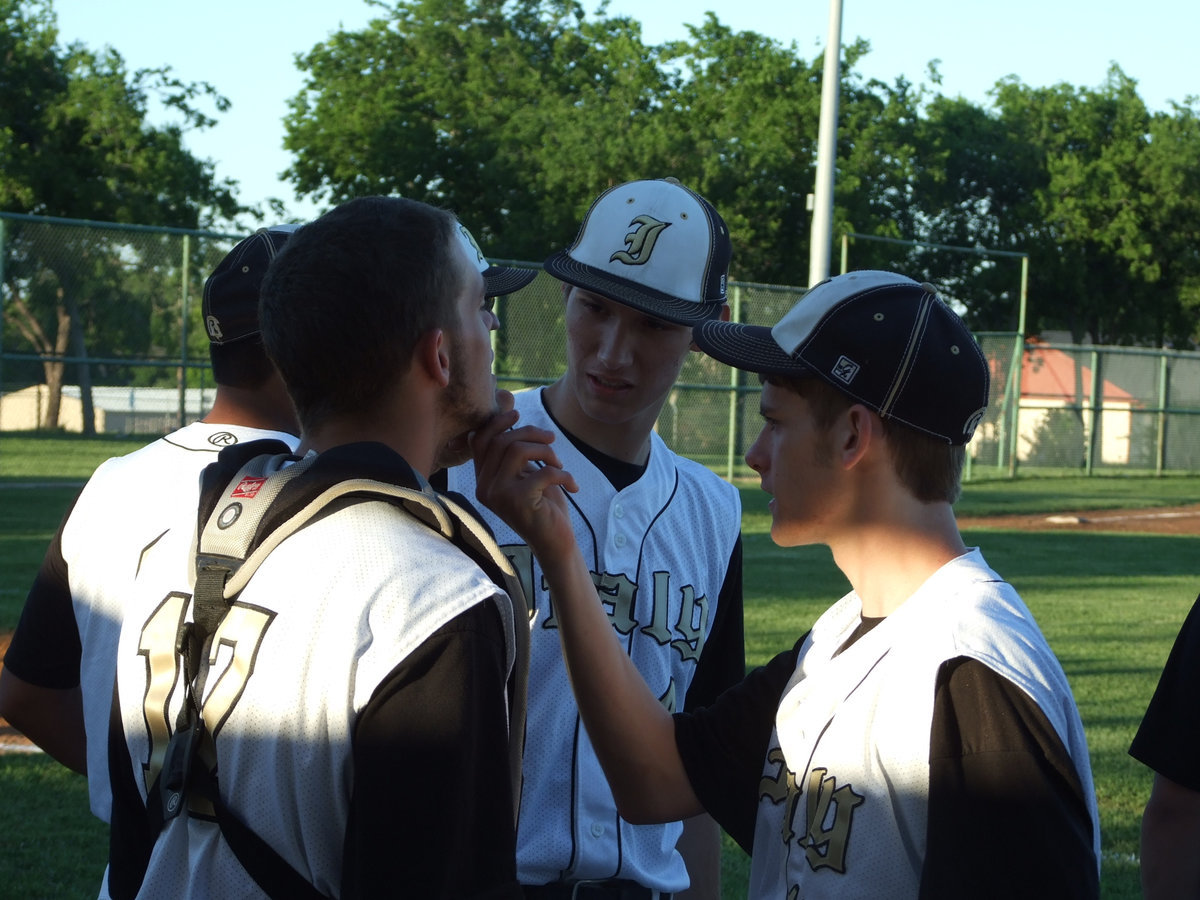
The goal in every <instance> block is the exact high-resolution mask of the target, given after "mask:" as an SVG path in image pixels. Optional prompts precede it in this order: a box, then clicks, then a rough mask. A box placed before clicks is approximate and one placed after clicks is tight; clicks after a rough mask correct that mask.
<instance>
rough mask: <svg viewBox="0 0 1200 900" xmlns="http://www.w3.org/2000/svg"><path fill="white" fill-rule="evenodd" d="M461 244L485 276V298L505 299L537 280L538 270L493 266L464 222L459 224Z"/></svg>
mask: <svg viewBox="0 0 1200 900" xmlns="http://www.w3.org/2000/svg"><path fill="white" fill-rule="evenodd" d="M456 234H457V235H458V239H459V242H460V243H461V244H462V245H463V249H464V250H466V251H467V255H468V256H470V257H471V259H472V260H473V261H474V263H475V266H476V268H478V269H479V273H480V274H481V275H482V276H483V293H484V296H485V297H503V296H504V295H505V294H511V293H513V292H514V291H519V290H520V289H521V288H523V287H525V285H527V284H529V282H531V281H533V279H535V278H537V269H519V268H516V267H515V266H493V265H492V264H491V263H490V262H488V260H487V257H485V256H484V255H483V250H482V249H480V247H479V242H478V241H476V240H475V236H474V235H473V234H471V232H470V229H468V228H467V226H466V225H464V224H462V222H459V223H458V229H457V231H456Z"/></svg>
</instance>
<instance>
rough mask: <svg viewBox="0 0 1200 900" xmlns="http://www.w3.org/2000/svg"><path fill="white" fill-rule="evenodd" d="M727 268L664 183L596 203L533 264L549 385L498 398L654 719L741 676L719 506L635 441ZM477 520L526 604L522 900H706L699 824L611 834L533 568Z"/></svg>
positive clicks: (707, 849)
mask: <svg viewBox="0 0 1200 900" xmlns="http://www.w3.org/2000/svg"><path fill="white" fill-rule="evenodd" d="M730 254H731V247H730V241H729V235H728V231H727V229H726V226H725V223H724V221H722V219H721V217H720V216H719V215H718V213H717V212H716V210H715V209H713V207H712V206H711V205H710V204H709V203H707V201H705V200H704V199H703V198H702V197H700V196H699V195H697V194H695V193H694V192H692V191H690V190H688V189H687V188H685V187H683V186H681V185H680V184H679V183H678V182H676V181H674V180H645V181H634V182H629V183H627V184H622V185H619V186H617V187H615V188H612V189H611V190H609V191H606V192H605V193H604V194H602V195H601V196H600V197H599V198H598V199H596V201H595V202H594V203H593V204H592V206H591V208H590V209H589V210H588V213H587V215H586V217H585V218H584V220H583V223H582V226H581V228H580V230H579V233H578V236H577V237H576V240H575V242H574V243H573V244H571V245H570V247H568V248H567V249H566V250H565V251H563V252H560V253H556V254H554V255H553V256H551V257H550V258H549V259H548V260H546V263H545V270H546V271H547V272H548V273H549V274H551V275H553V276H555V277H557V278H558V279H560V280H561V281H562V283H563V288H562V289H563V297H564V301H565V306H566V332H567V350H566V356H567V361H566V372H565V373H564V374H563V376H562V377H561V378H560V379H559V380H558V381H556V382H555V383H554V384H551V385H549V386H547V387H545V388H544V389H535V390H530V391H524V392H521V393H519V394H517V395H516V409H517V410H518V411H519V413H520V417H521V421H522V422H523V423H532V424H536V425H537V426H539V427H541V428H544V429H546V430H547V431H549V432H551V433H553V434H554V435H555V437H556V439H557V440H556V444H555V446H556V449H557V451H558V454H559V456H560V458H562V459H563V461H564V462H565V464H566V465H567V467H568V469H569V470H570V471H571V473H572V474H573V475H574V477H575V479H576V480H577V481H578V483H579V487H580V490H579V492H578V494H576V495H574V496H573V497H572V500H571V508H570V516H571V527H572V533H573V534H574V537H575V540H576V541H577V542H578V544H579V546H580V548H581V549H582V553H583V555H584V558H585V559H586V561H587V568H588V571H589V572H590V578H591V581H592V583H593V585H594V590H593V592H592V600H593V602H594V603H595V605H596V608H597V610H603V611H604V612H605V613H606V616H605V620H606V621H607V622H609V623H610V626H611V629H612V630H613V632H614V634H615V635H616V636H617V638H618V639H619V641H620V645H621V647H622V649H623V651H624V653H625V654H626V655H627V656H628V657H629V659H630V660H631V661H632V663H633V665H634V666H635V667H636V668H637V670H638V671H639V672H640V673H641V676H642V678H643V679H644V680H645V681H646V683H648V684H649V685H650V688H651V690H652V691H653V693H654V696H655V697H656V699H657V701H658V702H659V703H660V704H661V705H662V708H663V709H665V710H669V711H671V712H674V711H676V710H683V709H692V708H694V707H696V706H699V705H704V704H708V703H711V702H713V701H714V700H715V699H716V697H717V695H718V694H720V692H721V691H722V690H723V689H724V688H726V687H727V686H729V685H730V684H734V683H736V682H737V681H739V680H740V679H741V677H742V675H743V674H744V672H745V650H744V644H743V631H742V598H741V537H740V525H741V505H740V500H739V495H738V492H737V491H736V490H735V489H734V488H733V487H732V486H731V485H730V484H728V483H726V482H725V481H723V480H722V479H720V478H718V477H717V476H716V475H714V474H713V473H712V472H711V471H709V470H708V469H706V468H705V467H703V466H701V465H699V464H697V463H695V462H692V461H691V460H688V459H684V458H682V457H680V456H678V455H677V454H675V453H673V452H672V451H671V450H670V449H668V448H667V446H666V445H665V444H664V443H663V441H662V440H661V439H660V438H659V436H658V435H657V433H655V431H654V430H653V429H654V423H655V421H656V420H657V418H658V414H659V412H660V410H661V409H662V406H663V403H664V402H665V401H666V399H667V396H668V394H669V393H670V391H671V389H672V388H673V387H674V384H675V380H676V378H677V377H678V375H679V371H680V368H681V367H682V365H683V363H684V361H685V360H686V358H687V356H688V353H689V352H690V351H691V349H692V338H691V327H692V325H694V324H696V323H697V322H701V321H704V320H707V319H713V318H719V317H721V316H722V315H726V316H727V315H728V310H727V307H726V306H725V288H726V272H727V270H728V266H729V260H730ZM474 475H475V473H474V469H473V468H472V467H470V466H460V467H458V468H455V469H453V470H452V471H451V472H450V473H449V487H450V488H451V489H453V490H456V491H459V492H462V493H463V494H465V495H467V496H468V497H470V496H474V495H475V477H474ZM485 515H487V516H488V521H489V524H490V525H492V527H493V529H494V530H495V533H496V537H497V540H498V541H499V543H500V544H501V546H502V547H503V549H504V551H505V553H506V554H508V556H509V558H510V559H511V560H512V562H513V565H514V566H515V568H516V570H517V572H518V574H519V575H520V578H521V580H522V584H523V585H524V588H525V593H526V596H527V598H528V599H529V601H530V604H531V616H532V619H531V628H532V636H531V644H532V651H531V668H530V680H529V685H530V687H529V690H530V700H529V729H528V741H527V744H526V748H525V761H524V766H525V784H524V791H523V794H522V801H521V821H520V829H519V835H518V843H517V863H518V874H519V876H520V880H521V882H522V884H523V885H525V892H526V896H528V897H530V898H557V897H563V898H569V897H576V896H588V897H613V898H616V897H622V898H635V897H636V898H641V897H646V898H649V897H667V896H669V895H671V894H672V893H674V892H679V891H683V890H684V889H686V888H687V887H688V884H689V880H690V881H691V883H692V884H693V885H695V886H696V892H695V893H692V894H691V895H690V896H692V897H712V898H715V897H719V895H720V894H719V886H720V832H719V829H718V828H717V826H716V825H715V823H713V822H712V820H711V819H710V818H709V817H707V816H701V817H698V818H697V819H695V820H693V821H689V822H687V823H685V824H683V825H681V824H680V823H679V822H672V823H669V824H655V825H642V826H634V825H631V824H630V823H629V822H628V821H626V820H624V819H623V818H621V817H620V816H619V815H618V813H617V809H616V804H615V802H614V801H613V797H612V793H611V792H610V790H609V788H608V785H607V783H606V782H605V779H604V777H603V774H602V772H601V770H600V766H599V763H598V762H597V760H596V756H595V753H594V751H593V748H592V745H591V741H590V739H589V737H588V734H587V732H586V731H585V730H584V729H583V728H582V727H581V724H580V721H579V712H578V709H577V708H576V706H575V702H574V699H573V697H572V695H571V691H570V686H569V684H568V682H567V678H566V672H565V670H564V668H563V660H562V655H561V653H560V651H559V647H558V636H557V628H558V620H557V616H556V613H555V602H554V596H553V592H548V591H547V587H546V582H545V579H544V577H543V570H542V563H543V561H542V560H540V559H534V558H533V557H532V556H531V554H530V552H529V548H528V546H527V545H526V543H525V541H524V540H523V539H522V538H521V537H520V536H518V534H517V533H516V532H515V531H514V530H513V529H511V528H509V527H508V526H507V525H506V524H505V523H504V522H503V521H501V520H500V519H498V518H496V517H495V516H490V515H488V514H487V513H486V511H485ZM597 600H598V602H596V601H597ZM682 830H686V832H687V836H686V838H685V839H684V841H683V843H682V844H680V835H681V831H682ZM677 844H680V846H681V848H682V849H684V851H685V853H684V854H683V855H681V853H680V851H679V850H677V849H676V845H677ZM685 856H686V857H687V858H685ZM581 886H582V887H581ZM581 889H584V890H585V891H586V893H585V894H580V893H578V892H579V891H580V890H581Z"/></svg>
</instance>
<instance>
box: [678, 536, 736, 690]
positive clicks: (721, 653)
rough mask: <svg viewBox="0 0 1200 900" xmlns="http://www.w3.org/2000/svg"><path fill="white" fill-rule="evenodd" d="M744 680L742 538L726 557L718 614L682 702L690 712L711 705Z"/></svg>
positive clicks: (718, 601)
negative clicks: (723, 692)
mask: <svg viewBox="0 0 1200 900" xmlns="http://www.w3.org/2000/svg"><path fill="white" fill-rule="evenodd" d="M745 677H746V633H745V623H744V620H743V611H742V536H741V534H739V535H738V537H737V540H736V541H735V542H734V544H733V551H732V552H731V553H730V555H729V565H728V567H727V568H726V569H725V580H724V582H722V584H721V593H720V595H719V597H718V599H717V614H716V617H715V618H714V619H713V626H712V629H711V630H710V631H709V634H708V638H707V640H706V641H705V642H704V652H703V653H701V654H700V660H699V662H697V663H696V672H695V674H694V675H693V676H692V683H691V685H690V686H689V687H688V691H687V697H686V698H685V699H684V706H683V708H684V710H685V711H686V712H691V711H692V710H695V709H697V708H699V707H701V706H710V705H712V704H713V703H714V702H715V701H716V699H717V697H719V696H720V695H721V692H722V691H724V690H725V689H726V688H728V687H732V686H733V685H735V684H737V683H738V682H740V681H741V680H742V679H743V678H745Z"/></svg>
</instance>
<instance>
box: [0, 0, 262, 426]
mask: <svg viewBox="0 0 1200 900" xmlns="http://www.w3.org/2000/svg"><path fill="white" fill-rule="evenodd" d="M0 13H2V15H3V24H2V25H0V60H2V61H3V65H0V97H2V99H3V102H2V103H0V152H2V154H3V155H2V156H0V209H3V210H6V211H9V212H19V213H34V214H40V215H50V216H65V217H73V218H81V219H94V220H99V221H110V222H127V223H140V224H150V225H171V226H176V227H183V228H197V227H201V226H211V224H212V223H213V222H214V221H217V220H230V221H231V220H233V219H235V218H236V217H237V216H239V215H241V214H244V213H252V212H254V211H253V210H249V209H247V208H245V207H242V206H239V205H238V203H237V202H236V200H235V198H234V194H233V189H234V187H235V184H234V183H233V182H230V181H225V182H221V183H218V182H217V181H216V180H215V178H214V172H213V166H212V163H211V162H209V161H205V160H200V159H197V158H196V157H194V156H192V154H191V153H190V152H188V151H187V150H186V148H185V147H184V146H183V135H184V133H185V131H186V130H187V129H190V128H204V127H208V126H210V125H212V124H214V121H215V120H214V119H212V118H211V117H209V116H208V115H206V114H205V113H203V112H202V111H201V109H200V104H201V103H204V102H212V103H213V104H214V105H215V107H216V109H217V111H223V110H224V109H225V108H227V106H228V101H226V100H225V99H224V98H222V97H220V96H219V95H218V94H217V93H216V92H215V90H214V89H213V88H212V87H211V86H210V85H207V84H203V83H200V84H188V83H183V82H180V81H179V80H178V79H175V78H174V77H172V75H171V71H170V69H169V68H166V67H163V68H157V69H141V70H138V71H135V72H129V71H128V70H127V69H126V66H125V63H124V60H123V59H122V58H121V56H120V54H119V53H118V52H117V51H116V50H113V49H111V48H106V49H104V50H101V51H93V50H90V49H88V48H86V47H85V46H83V45H82V44H78V43H76V44H71V45H70V46H68V47H65V48H63V47H60V46H59V45H58V31H57V25H56V20H55V17H54V13H53V9H52V6H51V4H50V2H48V0H0ZM152 96H153V97H154V98H156V99H157V100H158V101H159V102H161V103H162V104H163V105H164V106H165V107H166V108H167V109H168V110H171V111H173V112H174V113H175V114H176V115H177V116H178V118H179V119H180V121H179V122H178V123H175V124H167V125H162V126H151V125H150V124H149V123H148V122H147V120H146V117H147V109H148V103H149V101H150V98H151V97H152ZM26 231H27V230H24V229H19V228H13V229H12V234H10V236H9V242H8V243H9V246H8V247H7V248H6V249H7V250H8V253H9V257H8V265H7V266H6V270H5V280H6V287H7V288H8V291H9V294H10V297H11V302H10V303H9V304H7V309H8V310H11V313H12V317H13V318H14V319H15V324H16V330H17V332H18V333H19V334H20V335H21V336H23V337H24V339H25V340H26V341H27V342H28V343H29V344H30V346H31V347H32V349H33V350H34V351H35V352H37V353H39V354H42V355H43V356H45V357H46V361H45V362H44V364H43V368H44V376H45V380H46V383H47V385H48V386H49V387H50V396H51V403H50V407H49V409H48V410H47V413H46V416H45V424H46V425H47V426H49V427H55V426H56V425H57V422H58V410H59V402H60V393H61V386H62V381H63V365H64V364H63V363H62V361H61V357H62V356H63V354H64V353H68V354H70V355H72V356H76V357H80V358H82V357H85V356H86V355H87V354H88V349H89V345H90V344H92V343H94V342H96V341H98V340H100V341H101V342H102V338H100V337H98V335H97V334H96V332H95V329H94V328H93V329H89V327H88V322H89V321H93V322H96V321H100V319H101V318H102V317H100V316H98V315H92V314H90V310H89V307H90V305H91V303H92V302H93V298H92V294H93V290H94V289H100V287H102V286H103V285H104V283H105V282H106V279H109V278H110V275H109V274H106V273H105V272H103V271H98V270H97V268H96V266H97V265H100V266H103V265H104V261H105V260H109V261H110V262H111V263H112V264H114V265H116V264H120V262H121V261H120V259H119V253H120V250H119V247H118V246H116V245H110V238H108V237H107V236H106V235H105V233H103V232H85V231H79V232H71V234H70V235H68V236H67V237H66V238H64V239H63V240H61V241H59V242H57V243H55V244H54V245H53V246H50V245H47V244H45V243H44V242H43V243H35V242H32V241H24V242H23V241H22V233H23V232H26ZM127 312H129V311H128V310H127ZM124 349H125V350H126V351H129V350H131V349H136V348H129V347H126V348H124ZM79 381H80V385H81V387H82V388H83V392H84V422H85V428H87V429H88V430H91V428H92V425H93V417H92V411H91V395H90V371H89V369H88V367H87V366H85V365H81V366H80V375H79Z"/></svg>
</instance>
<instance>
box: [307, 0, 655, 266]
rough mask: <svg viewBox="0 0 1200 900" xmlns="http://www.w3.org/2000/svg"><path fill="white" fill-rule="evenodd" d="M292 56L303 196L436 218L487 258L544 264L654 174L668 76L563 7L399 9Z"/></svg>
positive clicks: (639, 51)
mask: <svg viewBox="0 0 1200 900" xmlns="http://www.w3.org/2000/svg"><path fill="white" fill-rule="evenodd" d="M375 5H376V6H378V7H379V9H380V18H378V19H376V20H374V21H372V22H371V23H370V24H369V25H368V26H367V27H366V28H365V29H364V30H362V31H357V32H339V33H337V34H335V35H333V36H332V37H331V38H330V39H329V40H327V41H325V42H324V43H322V44H319V45H317V46H316V47H314V48H313V49H312V50H311V51H310V52H309V53H308V54H306V55H305V56H303V57H301V58H300V60H299V65H300V67H301V69H302V70H303V71H305V72H306V73H307V78H306V82H305V87H304V90H303V91H302V92H301V93H300V94H299V95H298V96H297V97H295V98H294V99H293V100H292V102H291V111H290V113H289V115H288V117H287V119H286V122H285V125H286V136H285V139H284V145H285V146H286V147H287V148H288V149H290V150H292V151H293V152H294V154H295V160H294V162H293V164H292V166H291V167H290V168H289V169H288V170H287V173H286V174H287V177H288V178H289V179H290V180H291V181H292V183H293V184H294V185H295V188H296V190H297V191H298V192H299V193H303V194H311V195H312V196H314V197H316V198H317V199H324V200H329V201H332V202H340V201H343V200H346V199H349V198H350V197H354V196H358V195H362V194H370V193H384V194H386V193H395V194H399V195H402V196H406V197H411V198H413V199H417V200H423V201H425V202H428V203H434V204H437V205H441V206H446V207H449V208H451V209H453V210H454V211H455V212H456V213H458V214H459V215H460V216H461V217H462V219H463V220H464V221H465V222H467V223H469V224H470V226H471V228H472V230H474V231H475V232H476V233H477V236H478V237H479V238H480V240H481V242H482V243H483V244H484V246H485V247H487V249H488V252H489V253H491V254H492V255H496V256H504V257H509V258H514V257H523V258H533V259H540V258H542V257H543V256H544V255H545V254H546V252H547V250H548V249H549V247H548V245H547V238H548V237H550V238H552V239H554V240H557V241H559V242H560V243H566V242H568V241H569V240H570V239H571V238H572V237H573V236H574V234H575V229H576V223H577V221H578V217H579V215H580V214H581V213H582V212H583V210H582V209H581V208H579V204H580V202H586V201H584V200H583V199H582V198H588V199H590V198H591V197H592V196H593V195H594V194H595V193H597V191H598V190H599V189H600V188H602V187H604V186H605V185H608V184H616V183H618V182H620V181H624V180H627V179H628V178H632V177H644V175H645V172H646V171H647V170H648V169H649V170H650V171H654V170H656V169H657V168H659V166H660V165H661V163H659V162H657V160H662V159H664V149H665V138H664V132H663V129H662V128H661V127H660V124H659V120H658V118H657V113H658V111H659V110H658V109H657V104H658V98H660V97H661V95H662V93H663V86H664V76H663V74H662V73H661V72H660V71H659V69H658V68H657V66H656V65H655V64H654V60H653V54H652V53H651V52H650V51H649V50H648V48H646V47H645V46H644V45H643V44H642V42H641V38H640V26H638V25H637V24H636V23H634V22H632V21H631V20H628V19H620V18H617V19H604V18H601V19H599V20H596V21H592V20H588V19H587V18H586V17H585V15H584V12H583V9H582V7H581V6H579V4H577V3H575V2H572V0H542V2H539V0H511V2H496V0H405V2H401V3H398V4H396V5H395V6H394V7H388V6H385V5H383V4H381V3H377V4H375Z"/></svg>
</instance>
